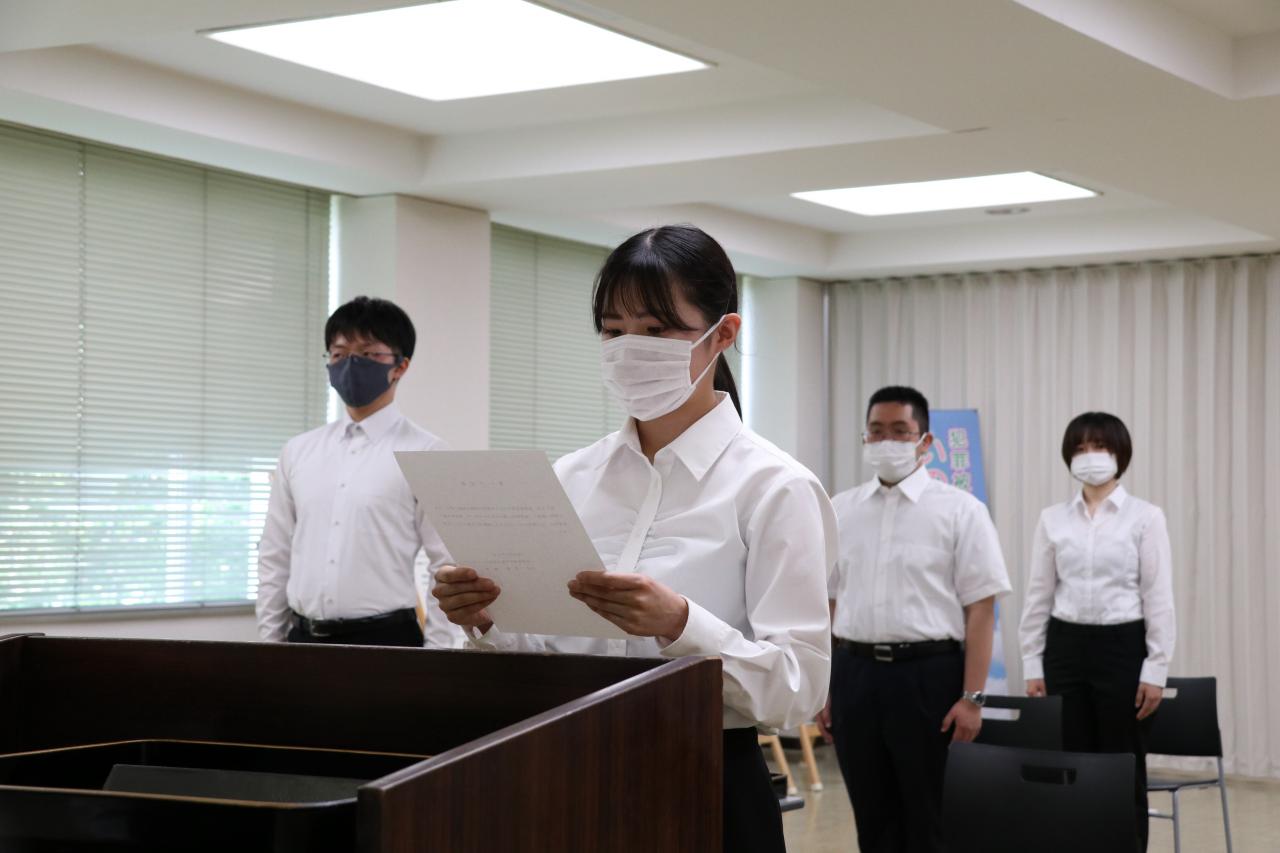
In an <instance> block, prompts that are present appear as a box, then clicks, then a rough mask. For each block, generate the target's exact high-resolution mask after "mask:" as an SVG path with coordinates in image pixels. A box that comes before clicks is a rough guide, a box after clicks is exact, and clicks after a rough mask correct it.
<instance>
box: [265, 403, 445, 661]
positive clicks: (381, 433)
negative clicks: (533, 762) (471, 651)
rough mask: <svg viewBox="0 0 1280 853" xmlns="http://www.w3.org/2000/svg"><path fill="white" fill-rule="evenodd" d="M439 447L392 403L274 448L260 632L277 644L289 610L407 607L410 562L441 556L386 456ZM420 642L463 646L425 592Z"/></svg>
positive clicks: (316, 613) (431, 561)
mask: <svg viewBox="0 0 1280 853" xmlns="http://www.w3.org/2000/svg"><path fill="white" fill-rule="evenodd" d="M443 449H446V448H445V444H444V442H443V441H441V440H440V439H439V438H437V437H436V436H434V435H432V434H431V433H429V432H427V431H426V430H424V429H422V428H421V427H419V426H417V425H416V424H414V423H413V422H412V421H410V420H409V419H408V418H406V417H405V416H404V415H403V414H401V412H400V410H399V408H398V407H397V406H396V405H395V404H394V403H392V404H391V405H389V406H387V407H386V408H384V409H381V410H379V411H378V412H375V413H374V414H373V415H370V416H369V417H367V418H365V419H364V420H362V421H360V422H355V421H353V420H352V419H351V416H350V415H349V414H347V412H346V411H345V410H344V411H343V414H342V416H341V417H340V418H339V419H338V420H336V421H334V422H333V423H331V424H326V425H325V426H322V427H320V428H318V429H313V430H311V431H310V432H305V433H303V434H302V435H298V436H294V437H293V438H291V439H290V440H289V441H288V443H286V444H285V446H284V450H283V451H281V453H280V461H279V464H278V465H277V466H276V471H275V475H274V477H273V478H272V482H271V501H270V503H269V505H268V508H267V520H266V524H265V526H264V527H263V530H262V539H261V541H260V542H259V543H258V607H257V611H258V633H259V635H260V636H261V637H262V639H264V640H284V639H285V636H286V635H287V634H288V632H289V610H290V609H292V610H293V611H295V612H297V613H299V614H301V615H303V616H306V617H308V618H309V619H355V618H359V617H362V616H376V615H378V614H381V613H389V612H391V611H393V610H401V609H403V608H407V607H415V606H416V605H417V602H418V595H417V590H416V588H415V585H414V559H415V557H416V556H417V554H418V552H419V551H420V550H424V549H425V551H426V555H427V561H428V577H429V578H434V576H435V571H436V569H437V568H439V567H440V566H441V565H444V564H446V563H448V562H449V554H448V552H447V551H446V550H445V547H444V543H443V542H441V541H440V537H439V536H438V535H437V534H436V532H435V530H434V528H432V527H431V525H430V524H428V523H427V521H426V519H425V518H424V517H423V515H422V512H421V511H420V510H419V508H418V505H417V501H416V500H415V499H414V497H413V493H412V492H411V491H410V490H409V484H408V483H407V482H406V481H405V479H404V475H403V474H402V473H401V472H400V467H399V466H398V465H397V464H396V460H395V456H393V455H392V454H393V453H394V451H397V450H443ZM427 605H428V609H427V631H426V633H427V645H430V646H437V647H439V646H444V647H449V648H455V647H458V646H461V645H462V641H463V634H462V631H461V629H459V628H458V627H457V626H455V625H453V624H451V623H450V622H449V621H448V620H447V619H446V618H445V616H444V614H443V613H442V612H441V611H440V609H439V606H438V604H437V603H436V601H435V598H434V597H433V596H431V595H427Z"/></svg>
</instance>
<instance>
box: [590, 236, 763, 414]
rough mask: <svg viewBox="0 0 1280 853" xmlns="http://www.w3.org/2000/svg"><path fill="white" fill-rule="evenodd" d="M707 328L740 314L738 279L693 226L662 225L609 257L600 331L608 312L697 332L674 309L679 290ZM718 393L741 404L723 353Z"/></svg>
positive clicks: (601, 281)
mask: <svg viewBox="0 0 1280 853" xmlns="http://www.w3.org/2000/svg"><path fill="white" fill-rule="evenodd" d="M676 287H679V288H680V293H681V295H682V296H684V298H685V299H686V300H687V301H688V302H689V304H690V305H693V306H694V307H695V308H697V309H698V310H699V311H700V312H702V317H703V319H704V320H706V322H707V323H708V325H709V324H711V323H715V322H716V321H718V320H719V319H720V318H721V317H723V316H724V315H726V314H735V313H737V311H738V275H737V273H735V272H734V270H733V262H732V261H730V260H729V256H728V254H726V253H725V250H724V248H723V247H722V246H721V245H720V244H719V243H717V242H716V241H715V240H714V239H713V238H712V237H711V235H709V234H707V232H705V231H703V230H702V229H701V228H695V227H694V226H692V225H664V226H662V227H661V228H650V229H649V230H647V231H641V232H640V233H639V234H636V235H635V236H633V237H630V238H628V239H627V240H626V241H625V242H624V243H623V244H622V245H620V246H618V248H616V249H614V250H613V251H612V252H610V253H609V257H607V258H605V262H604V266H602V267H601V268H600V272H599V274H597V275H596V282H595V290H594V292H593V293H592V295H591V307H592V311H593V313H594V315H595V324H596V333H597V334H599V333H602V332H603V331H604V316H605V314H608V313H611V312H614V311H625V312H626V313H628V314H650V315H652V316H653V318H654V319H655V320H657V321H658V322H659V323H661V324H662V325H664V326H667V327H668V328H672V329H680V330H681V331H685V332H688V331H693V329H692V327H690V326H689V325H688V324H686V323H685V322H684V321H683V320H681V319H680V314H679V312H678V311H677V310H676V302H675V288H676ZM715 389H716V390H717V391H724V392H726V393H727V394H728V395H729V398H730V399H732V400H733V407H734V408H735V409H737V410H738V414H739V415H741V414H742V404H741V403H740V402H739V401H738V385H737V383H736V382H734V380H733V371H731V370H730V369H729V362H728V361H727V360H726V359H725V357H724V353H720V355H719V357H718V359H717V360H716V373H715Z"/></svg>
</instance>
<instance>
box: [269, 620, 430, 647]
mask: <svg viewBox="0 0 1280 853" xmlns="http://www.w3.org/2000/svg"><path fill="white" fill-rule="evenodd" d="M287 639H288V641H289V642H291V643H328V644H331V645H335V644H336V645H348V646H411V647H414V648H422V641H423V637H422V629H421V628H420V627H418V623H417V622H399V623H396V624H392V625H377V626H374V627H372V628H362V629H359V630H356V631H350V632H348V633H345V634H335V635H332V636H325V637H316V636H313V635H312V634H310V633H308V632H306V631H304V630H302V627H301V626H300V625H294V626H293V627H292V628H290V629H289V636H288V638H287Z"/></svg>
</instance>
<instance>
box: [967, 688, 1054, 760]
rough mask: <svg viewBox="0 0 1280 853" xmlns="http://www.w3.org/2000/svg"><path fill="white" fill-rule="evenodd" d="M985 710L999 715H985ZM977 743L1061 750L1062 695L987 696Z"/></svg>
mask: <svg viewBox="0 0 1280 853" xmlns="http://www.w3.org/2000/svg"><path fill="white" fill-rule="evenodd" d="M988 709H991V710H993V711H995V712H996V714H997V715H998V716H988V715H987V710H988ZM1002 712H1011V713H1002ZM978 743H986V744H990V745H992V746H1016V747H1018V748H1019V749H1044V750H1049V751H1053V752H1061V751H1062V697H1061V696H1041V697H1038V698H1036V699H1032V698H1031V697H1029V696H988V697H987V704H986V707H985V708H983V714H982V730H981V731H979V732H978Z"/></svg>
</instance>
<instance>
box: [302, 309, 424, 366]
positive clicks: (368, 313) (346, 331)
mask: <svg viewBox="0 0 1280 853" xmlns="http://www.w3.org/2000/svg"><path fill="white" fill-rule="evenodd" d="M338 335H342V336H343V337H345V338H348V339H350V338H371V339H373V340H375V341H381V342H382V343H384V344H386V345H387V346H389V347H390V348H391V349H392V350H393V351H394V352H395V353H396V354H397V355H399V356H400V357H401V358H413V347H414V344H415V343H416V342H417V333H416V332H414V330H413V321H412V320H410V319H409V315H408V314H406V313H404V309H403V308H401V307H400V306H399V305H397V304H395V303H394V302H390V301H388V300H386V299H378V298H376V297H372V296H357V297H356V298H355V299H352V300H351V301H350V302H348V303H346V304H345V305H343V306H341V307H339V308H338V310H337V311H334V312H333V316H332V317H330V318H329V321H328V322H327V323H325V324H324V348H325V349H326V350H327V349H329V347H331V346H333V339H334V338H336V337H337V336H338Z"/></svg>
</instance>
